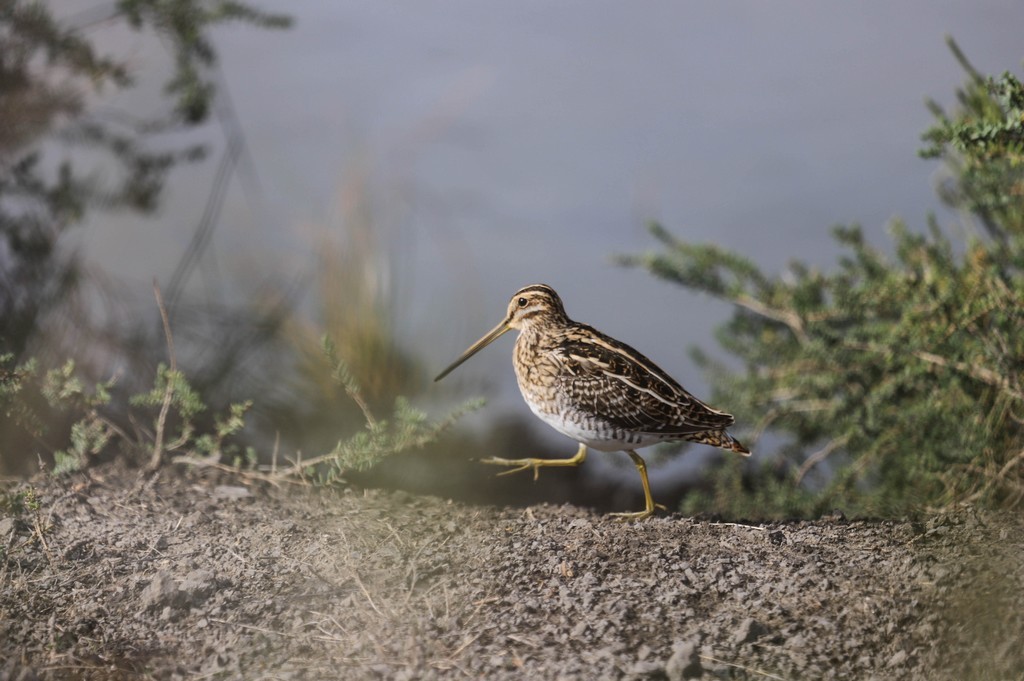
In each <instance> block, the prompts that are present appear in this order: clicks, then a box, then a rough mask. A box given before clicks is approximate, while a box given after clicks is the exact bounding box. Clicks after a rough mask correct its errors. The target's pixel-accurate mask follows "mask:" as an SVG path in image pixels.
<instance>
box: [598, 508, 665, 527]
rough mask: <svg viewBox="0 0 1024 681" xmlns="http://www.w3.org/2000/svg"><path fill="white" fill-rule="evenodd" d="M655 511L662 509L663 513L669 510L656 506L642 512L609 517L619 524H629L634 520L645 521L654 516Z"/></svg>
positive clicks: (616, 514)
mask: <svg viewBox="0 0 1024 681" xmlns="http://www.w3.org/2000/svg"><path fill="white" fill-rule="evenodd" d="M654 509H661V510H662V511H667V510H668V508H667V507H665V506H664V505H662V504H654V505H653V506H651V507H650V508H645V509H644V510H642V511H633V512H631V513H629V512H626V513H609V514H608V515H610V516H611V517H613V518H615V519H616V520H618V521H619V522H623V523H629V522H633V521H634V520H643V519H644V518H649V517H650V516H652V515H654Z"/></svg>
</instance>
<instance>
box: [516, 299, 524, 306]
mask: <svg viewBox="0 0 1024 681" xmlns="http://www.w3.org/2000/svg"><path fill="white" fill-rule="evenodd" d="M516 302H517V303H519V307H526V298H520V299H519V300H517V301H516Z"/></svg>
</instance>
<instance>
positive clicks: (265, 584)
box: [0, 466, 1024, 681]
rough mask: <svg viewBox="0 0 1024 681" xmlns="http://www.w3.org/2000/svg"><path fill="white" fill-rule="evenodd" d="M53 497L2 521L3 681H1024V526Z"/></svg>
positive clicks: (242, 495) (205, 495)
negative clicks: (624, 519)
mask: <svg viewBox="0 0 1024 681" xmlns="http://www.w3.org/2000/svg"><path fill="white" fill-rule="evenodd" d="M33 485H34V488H35V491H36V494H37V497H38V500H39V502H40V506H39V509H38V510H37V511H34V510H32V509H30V508H24V509H21V510H19V509H16V508H14V509H12V508H11V505H10V504H9V503H8V504H6V506H7V508H6V510H3V511H0V514H4V515H5V517H4V518H3V519H0V679H19V680H22V681H26V680H28V679H36V678H38V679H64V678H75V679H79V678H81V679H91V678H95V679H147V678H156V679H179V678H180V679H198V678H203V679H207V678H215V679H216V678H221V679H235V678H239V679H292V678H295V679H334V678H336V679H377V678H381V679H434V678H438V679H442V678H443V679H449V678H452V679H455V678H488V679H504V678H509V679H606V678H607V679H642V678H652V679H673V680H674V679H690V678H694V679H696V678H703V679H829V678H834V679H1014V678H1016V679H1024V652H1022V649H1024V646H1022V644H1021V641H1022V640H1024V522H1022V520H1021V518H1019V517H1016V516H1003V515H993V514H987V513H979V512H976V511H974V510H973V509H970V508H964V509H962V510H960V511H958V512H956V513H952V514H945V515H938V516H932V517H927V518H924V519H922V520H920V521H916V522H895V521H879V522H875V521H855V522H851V521H846V520H844V519H842V518H841V517H833V518H824V519H821V520H818V521H814V522H792V523H766V524H756V525H745V524H728V523H716V522H709V521H706V520H696V519H691V518H684V517H680V516H678V515H669V516H662V517H658V518H654V519H651V520H648V521H645V522H642V523H638V524H632V525H628V524H621V523H618V522H616V521H614V520H612V519H610V518H607V517H604V516H601V515H597V514H594V513H592V512H590V511H588V510H586V509H581V508H576V507H571V506H557V507H556V506H547V505H540V506H534V507H530V508H526V509H522V508H518V509H507V508H494V507H488V506H468V505H462V504H458V503H452V502H449V501H445V500H443V499H438V498H434V497H417V496H412V495H409V494H406V493H401V492H384V491H366V492H364V491H358V490H354V489H346V490H315V489H308V488H295V487H292V488H289V489H281V490H278V489H274V488H266V487H254V486H247V485H244V484H243V483H242V482H241V481H239V480H237V479H233V478H229V477H224V476H211V475H209V474H198V473H192V472H186V471H182V470H175V469H167V470H164V471H161V472H160V474H159V475H157V476H156V477H153V476H143V475H142V474H140V473H139V472H136V471H130V470H125V469H123V468H119V467H116V466H107V467H102V468H99V469H94V470H91V471H87V472H83V473H79V474H76V475H75V476H73V477H70V478H66V479H63V480H60V481H53V480H45V479H42V480H36V481H34V482H33ZM8 501H10V497H9V496H8Z"/></svg>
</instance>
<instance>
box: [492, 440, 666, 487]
mask: <svg viewBox="0 0 1024 681" xmlns="http://www.w3.org/2000/svg"><path fill="white" fill-rule="evenodd" d="M586 458H587V446H586V445H584V444H581V445H580V448H579V449H577V450H576V454H575V456H571V457H569V458H568V459H501V458H498V457H491V458H490V459H481V460H480V463H488V464H492V465H494V466H516V468H513V469H512V470H510V471H502V472H501V473H498V475H512V474H513V473H518V472H519V471H525V470H526V469H528V468H532V469H533V479H534V480H536V479H537V478H538V477H539V476H540V469H541V467H542V466H579V465H580V464H581V463H583V462H584V461H585V460H586ZM645 480H646V478H645ZM644 484H645V485H646V484H647V483H646V482H644ZM648 496H649V495H648Z"/></svg>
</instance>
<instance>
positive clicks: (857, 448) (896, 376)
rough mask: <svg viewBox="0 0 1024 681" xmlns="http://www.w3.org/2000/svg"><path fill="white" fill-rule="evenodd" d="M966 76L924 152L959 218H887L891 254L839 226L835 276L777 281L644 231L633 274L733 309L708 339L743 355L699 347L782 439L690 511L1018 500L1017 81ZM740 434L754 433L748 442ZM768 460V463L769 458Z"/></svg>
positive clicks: (750, 513) (907, 507) (1021, 321)
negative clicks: (652, 245) (656, 244)
mask: <svg viewBox="0 0 1024 681" xmlns="http://www.w3.org/2000/svg"><path fill="white" fill-rule="evenodd" d="M950 46H951V48H952V50H953V52H954V54H955V55H956V56H957V58H958V60H959V61H960V63H961V65H962V66H963V67H964V69H965V70H966V72H967V81H966V83H965V84H964V85H963V86H962V87H961V88H960V89H959V90H958V91H957V99H958V105H957V108H956V110H955V111H954V112H952V113H947V112H945V111H944V110H943V109H942V108H941V107H940V106H938V105H937V104H936V103H934V102H929V108H930V109H931V111H932V112H933V114H934V115H935V119H936V120H935V124H934V126H933V127H932V128H931V129H930V130H928V131H927V132H926V133H925V134H924V137H923V139H924V140H925V141H926V142H927V144H928V146H927V147H926V148H925V149H924V150H923V151H922V155H923V156H924V157H926V158H937V159H941V160H942V161H943V164H944V173H945V175H944V178H943V181H942V183H941V186H940V193H941V196H942V197H943V198H944V200H945V201H947V202H948V203H949V205H950V206H952V207H954V208H956V209H958V210H959V211H961V212H962V215H963V219H964V221H965V222H966V223H967V224H966V226H965V227H961V228H958V229H944V228H942V227H941V226H940V225H939V224H938V222H937V220H936V219H935V218H934V217H932V218H930V219H929V220H928V223H927V230H925V231H924V232H923V233H917V232H914V231H912V230H910V229H909V228H908V227H907V226H906V225H905V224H903V222H901V221H899V220H896V221H894V222H893V223H892V224H891V225H890V226H889V231H890V234H891V237H892V244H891V249H889V250H881V249H878V248H875V247H873V246H871V245H869V244H868V243H867V241H866V240H865V238H864V235H863V232H862V230H861V229H860V228H859V227H856V226H852V227H837V228H835V229H834V231H833V234H834V236H835V238H836V240H837V242H838V243H839V244H840V246H841V247H842V248H843V249H844V254H843V255H842V256H841V257H840V259H839V263H838V266H837V267H836V268H835V269H834V270H833V271H831V272H821V271H817V270H816V269H814V268H811V267H808V266H807V265H805V264H803V263H800V262H793V263H791V264H790V265H789V267H788V270H787V271H786V272H785V273H784V274H782V275H779V276H771V275H768V274H766V273H764V272H763V271H762V270H761V269H760V268H758V267H757V266H756V265H755V264H754V262H753V261H752V260H750V259H748V258H746V257H744V256H742V255H739V254H737V253H734V252H729V251H726V250H724V249H721V248H718V247H716V246H712V245H698V244H691V243H687V242H684V241H680V240H678V239H676V238H674V237H673V236H672V235H671V234H669V233H668V231H666V230H665V229H664V228H663V227H661V226H660V225H653V226H652V228H651V231H652V233H653V234H654V236H655V237H657V238H658V240H659V241H661V243H662V245H663V249H662V250H661V251H660V252H657V253H652V254H649V255H643V256H628V257H624V258H622V262H623V263H625V264H627V265H632V266H639V267H644V268H646V269H648V270H649V271H650V272H651V273H653V274H654V275H656V276H658V277H660V278H663V279H665V280H668V281H670V282H673V283H676V284H679V285H681V286H684V287H686V288H689V289H692V290H694V291H699V292H703V293H707V294H710V295H713V296H715V297H718V298H721V299H723V300H726V301H729V302H731V303H733V304H734V305H735V306H736V311H735V313H734V314H733V317H732V318H731V319H730V320H729V321H728V322H727V323H726V324H725V325H724V326H723V327H722V328H720V329H719V331H718V338H719V340H720V342H721V344H722V346H723V347H724V348H725V350H726V351H727V352H728V353H729V354H731V355H732V356H733V358H735V360H738V362H739V364H738V366H739V370H737V362H736V361H731V362H727V361H716V360H714V359H712V358H711V357H710V356H708V355H707V354H705V353H703V352H700V351H696V352H695V353H694V354H695V358H696V360H697V361H698V362H699V363H700V364H701V365H702V366H703V367H704V368H705V369H706V371H707V372H708V374H709V376H710V378H711V381H712V384H713V385H714V386H715V393H716V394H715V396H714V403H715V404H721V405H725V406H727V407H728V409H729V410H730V411H733V412H734V413H736V414H738V415H739V418H740V421H741V423H743V422H746V423H747V424H750V425H754V426H755V427H754V431H755V432H754V434H753V436H752V438H753V440H755V442H750V443H749V444H752V445H755V450H756V440H757V438H758V436H759V435H760V434H761V433H764V432H766V431H770V432H771V433H773V434H774V435H776V436H778V437H780V438H781V440H782V442H781V444H780V446H779V449H778V452H777V453H775V455H774V457H773V456H772V455H771V454H770V453H768V452H763V453H762V454H764V455H765V456H764V457H763V458H762V460H761V465H760V467H758V466H757V463H755V464H754V465H753V466H751V467H749V468H745V467H744V466H743V465H741V464H740V463H738V462H728V463H726V464H725V465H724V466H723V467H722V468H721V469H719V470H718V471H717V473H716V474H715V475H714V477H713V479H712V481H711V483H710V485H711V486H710V488H709V489H707V490H706V491H704V492H702V493H699V494H694V495H692V496H691V497H690V498H689V499H688V500H687V501H686V502H684V508H685V509H686V510H687V511H689V512H693V511H709V512H714V513H719V514H722V515H725V516H732V517H765V516H815V515H819V514H821V513H822V512H824V511H827V510H831V509H834V508H841V509H843V510H845V511H846V512H848V513H854V514H893V513H904V512H912V511H914V510H919V509H925V508H929V507H932V508H934V507H945V506H949V505H951V504H955V503H958V502H972V503H977V504H980V505H985V506H991V507H1010V508H1012V507H1018V506H1019V505H1020V504H1021V501H1022V499H1024V87H1022V85H1021V82H1020V81H1019V80H1018V79H1017V78H1016V77H1014V76H1013V75H1011V74H1009V73H1006V74H1004V75H1002V76H1001V77H999V78H985V77H983V76H981V75H980V74H979V73H978V72H977V71H976V70H975V69H974V68H973V67H971V65H970V64H969V63H968V62H967V60H966V59H965V58H964V57H963V55H962V54H961V53H960V51H959V49H958V48H957V47H956V45H955V44H954V43H953V42H952V41H950ZM745 441H746V440H745ZM765 459H768V462H767V463H765V462H764V461H765Z"/></svg>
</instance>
